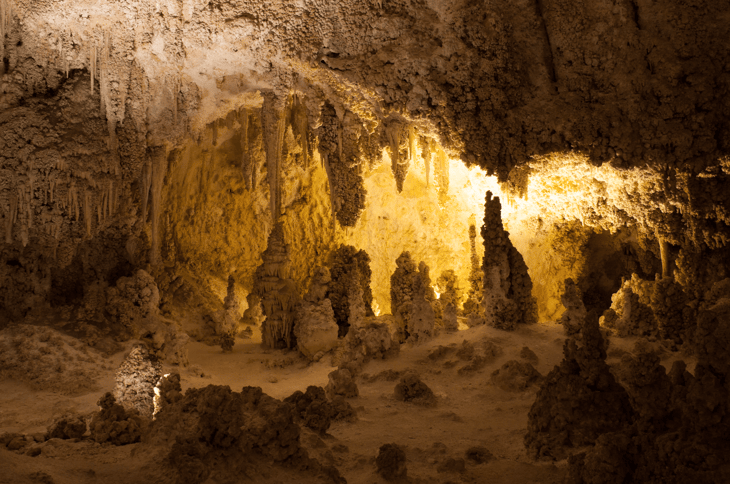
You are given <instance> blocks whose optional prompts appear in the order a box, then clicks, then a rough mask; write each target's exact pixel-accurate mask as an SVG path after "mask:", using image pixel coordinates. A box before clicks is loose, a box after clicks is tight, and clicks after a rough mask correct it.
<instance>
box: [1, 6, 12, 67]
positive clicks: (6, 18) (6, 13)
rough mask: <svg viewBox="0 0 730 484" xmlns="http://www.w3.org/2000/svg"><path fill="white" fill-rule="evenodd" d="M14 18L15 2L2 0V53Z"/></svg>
mask: <svg viewBox="0 0 730 484" xmlns="http://www.w3.org/2000/svg"><path fill="white" fill-rule="evenodd" d="M12 20H13V4H12V2H11V0H0V54H4V52H5V34H7V33H9V32H10V24H11V23H12ZM0 57H2V56H0ZM3 70H4V69H3ZM0 74H4V72H2V71H0Z"/></svg>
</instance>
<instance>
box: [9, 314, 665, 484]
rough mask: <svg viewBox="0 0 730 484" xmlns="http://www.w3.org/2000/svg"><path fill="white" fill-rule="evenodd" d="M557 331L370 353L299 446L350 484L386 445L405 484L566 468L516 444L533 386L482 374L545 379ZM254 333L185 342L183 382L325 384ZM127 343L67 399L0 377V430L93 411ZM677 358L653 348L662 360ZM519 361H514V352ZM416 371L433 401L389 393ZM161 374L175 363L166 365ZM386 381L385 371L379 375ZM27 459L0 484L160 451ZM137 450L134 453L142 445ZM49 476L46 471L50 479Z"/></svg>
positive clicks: (140, 461)
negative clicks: (451, 462)
mask: <svg viewBox="0 0 730 484" xmlns="http://www.w3.org/2000/svg"><path fill="white" fill-rule="evenodd" d="M564 339H565V337H564V335H563V329H562V327H561V326H559V325H555V324H539V325H535V326H529V327H520V328H518V330H516V331H514V332H505V331H500V330H497V329H494V328H491V327H487V326H481V327H476V328H472V329H468V330H464V331H459V332H457V333H453V334H441V335H439V336H438V337H436V338H434V339H433V340H431V341H428V342H426V343H423V344H420V345H416V346H411V345H404V346H402V348H401V352H400V354H399V355H398V356H397V357H395V358H391V359H386V360H373V361H370V362H369V363H368V364H367V365H366V366H365V367H364V369H363V373H362V375H361V376H359V377H358V378H357V384H358V387H359V391H360V395H359V397H356V398H351V399H349V402H350V404H351V405H352V406H353V407H354V408H355V409H356V410H357V413H358V418H357V420H356V421H355V422H346V421H338V422H333V424H332V426H331V427H330V429H329V431H328V433H327V435H326V436H324V438H320V437H319V436H317V435H316V434H314V433H312V432H310V431H308V430H303V433H302V437H301V440H302V443H303V445H304V446H305V447H306V448H307V449H308V450H309V452H310V454H311V455H312V456H315V457H317V458H318V459H320V460H321V461H325V462H327V463H329V464H334V465H335V466H336V467H337V468H338V469H339V470H340V472H341V474H342V475H343V476H344V477H345V478H346V479H347V482H348V483H351V484H355V483H379V482H385V481H383V480H382V478H381V477H380V476H378V475H377V474H376V472H375V456H376V455H377V452H378V449H379V447H380V446H381V445H383V444H385V443H391V442H392V443H397V444H399V445H402V446H405V449H406V455H407V459H408V462H407V467H408V476H409V479H410V481H411V482H429V483H430V482H434V483H436V482H439V483H441V482H475V483H481V482H489V483H519V482H524V483H546V484H547V483H554V482H560V481H561V480H562V478H563V475H564V472H565V468H566V466H565V461H563V462H558V463H549V462H534V461H532V460H530V459H528V457H527V455H526V452H525V448H524V445H523V437H524V435H525V433H526V428H527V415H528V412H529V409H530V407H531V406H532V403H533V401H534V400H535V393H536V392H537V385H533V386H531V387H529V388H528V389H527V390H525V391H521V392H520V391H505V390H502V389H500V388H499V387H497V386H495V385H494V384H493V383H491V381H490V375H491V374H492V372H493V371H494V370H496V369H498V368H500V367H501V366H502V365H503V364H504V363H505V362H507V361H509V360H520V352H521V350H522V348H523V347H524V346H527V347H528V348H530V349H531V350H532V351H533V352H534V353H535V354H536V355H537V358H538V359H537V362H536V363H534V362H533V364H534V366H535V368H536V369H537V370H538V371H539V372H540V373H541V374H542V375H546V374H547V373H548V372H549V371H550V370H551V369H552V368H553V366H554V365H556V364H558V363H559V362H560V360H561V359H562V347H563V341H564ZM465 340H466V341H469V342H471V343H475V344H478V343H479V342H482V341H485V340H490V341H491V342H492V343H494V344H496V345H497V346H499V347H500V348H501V349H502V354H501V355H500V356H498V357H497V358H496V359H494V360H493V361H491V362H489V363H488V364H486V365H485V366H484V367H483V368H481V369H479V370H477V371H475V372H472V373H467V374H460V372H459V371H458V369H459V368H460V367H462V366H463V363H464V362H463V361H460V360H459V359H458V358H457V357H456V356H455V354H456V351H457V350H458V349H459V348H460V347H461V345H462V344H463V342H464V341H465ZM259 341H260V333H258V332H256V331H255V332H254V336H253V338H252V339H248V340H243V339H238V340H237V343H236V346H235V347H234V350H233V353H230V354H224V353H222V352H221V350H220V348H219V347H217V346H207V345H205V344H203V343H197V342H191V343H190V344H189V359H190V366H189V367H188V368H185V369H182V371H181V377H182V386H183V389H186V388H191V387H203V386H206V385H209V384H216V385H229V386H230V387H231V388H232V389H233V390H235V391H240V389H241V388H242V387H244V386H248V385H250V386H260V387H262V389H263V391H264V392H265V393H267V394H269V395H271V396H273V397H275V398H279V399H283V398H285V397H287V396H289V395H291V394H292V393H294V392H295V391H296V390H302V391H304V390H306V387H307V386H309V385H318V386H325V385H326V384H327V380H328V379H327V375H328V373H329V372H330V371H332V370H333V367H332V366H331V361H330V357H329V356H325V357H324V358H323V359H322V360H320V361H319V362H316V363H308V362H307V361H305V360H304V359H303V358H301V357H300V356H299V355H298V353H296V352H295V351H289V352H287V351H279V350H267V349H264V348H263V347H262V346H261V345H260V344H259ZM635 341H636V338H625V339H618V338H611V345H610V347H609V359H608V362H609V364H615V363H618V361H620V356H621V355H622V354H623V353H624V352H627V351H630V350H631V348H633V345H634V343H635ZM439 346H443V347H446V348H450V349H449V350H447V351H446V354H445V355H444V356H441V357H439V358H429V353H431V352H432V351H433V350H434V349H437V348H438V347H439ZM125 353H126V351H122V352H118V353H116V354H115V355H113V356H111V357H109V358H106V359H105V360H106V361H105V364H103V365H102V366H98V365H97V368H96V369H97V373H96V374H97V375H98V380H97V381H96V385H95V387H94V388H95V389H94V390H92V391H87V392H83V393H81V394H76V395H64V394H63V393H62V392H49V391H39V390H37V389H33V388H31V387H30V386H29V385H27V384H26V383H23V382H21V381H17V380H11V379H3V380H0V434H1V433H4V432H19V433H23V434H29V435H32V434H35V433H41V434H42V433H44V432H45V431H46V428H47V427H48V425H50V424H51V423H52V422H53V420H54V419H55V418H57V417H59V416H61V415H63V414H65V413H68V412H75V413H79V414H82V415H83V414H88V413H91V412H93V411H95V410H97V406H96V401H97V400H98V398H99V397H100V396H101V395H102V394H103V393H104V392H106V391H110V390H111V389H112V388H113V386H114V371H115V369H116V368H117V366H118V365H119V364H120V363H121V361H122V358H123V356H124V354H125ZM676 356H678V355H676V354H673V353H670V352H665V353H663V358H664V361H663V364H664V365H665V367H668V366H670V365H671V361H670V360H671V359H674V358H675V357H676ZM523 361H524V360H523ZM406 370H415V371H416V372H418V373H419V374H420V376H421V379H422V380H423V381H424V382H425V383H426V384H427V385H428V386H429V387H430V388H431V389H432V390H433V392H434V393H435V394H436V396H437V404H436V406H435V407H424V406H418V405H414V404H411V403H405V402H400V401H398V400H396V399H395V397H394V395H393V389H394V387H395V384H396V383H397V380H396V379H394V378H395V377H394V375H398V372H403V371H406ZM165 371H166V372H168V371H180V368H177V367H165ZM389 377H390V378H389ZM37 445H39V447H40V448H41V454H40V455H39V456H37V457H29V456H27V455H19V454H16V453H14V452H11V451H8V450H6V449H2V450H0V469H1V470H0V483H3V484H4V483H25V482H53V483H57V484H61V483H87V482H88V483H92V482H105V483H132V482H135V483H139V482H147V481H146V480H145V476H146V475H148V471H149V470H150V469H151V468H154V467H155V466H156V462H157V461H156V460H157V459H160V458H161V457H160V455H157V454H155V452H150V451H149V450H144V451H142V450H143V449H144V448H143V447H142V446H143V445H144V444H132V445H126V446H120V447H115V446H113V445H110V444H109V445H100V444H97V443H94V442H92V441H90V440H82V441H79V442H74V441H62V440H59V439H52V440H49V441H47V442H45V443H42V444H37ZM474 446H483V447H486V448H487V449H488V450H489V451H490V452H491V453H492V454H493V458H492V459H490V460H489V461H488V462H486V463H483V464H474V463H472V462H470V461H468V460H467V461H466V466H465V469H463V470H458V469H457V470H453V469H452V470H447V469H444V466H443V465H442V464H443V463H444V462H445V461H446V460H447V459H448V458H449V457H453V458H455V459H459V458H462V459H463V458H464V457H465V452H466V450H467V449H468V448H470V447H474ZM140 451H142V452H140ZM47 476H50V480H49V478H48V477H47ZM269 482H304V481H301V480H298V479H297V478H296V475H292V474H289V473H287V472H285V471H282V470H281V469H272V474H271V480H270V481H269Z"/></svg>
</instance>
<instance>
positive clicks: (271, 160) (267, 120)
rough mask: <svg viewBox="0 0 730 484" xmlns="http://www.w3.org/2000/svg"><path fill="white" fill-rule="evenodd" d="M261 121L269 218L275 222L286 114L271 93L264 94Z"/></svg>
mask: <svg viewBox="0 0 730 484" xmlns="http://www.w3.org/2000/svg"><path fill="white" fill-rule="evenodd" d="M261 120H262V125H263V126H262V128H263V132H264V147H265V149H266V167H267V176H268V177H269V197H270V204H271V216H272V217H273V220H274V221H276V220H277V219H278V218H279V215H281V199H280V186H279V185H280V173H279V172H280V170H281V150H282V148H283V145H284V133H285V131H286V113H285V103H284V101H283V100H282V99H280V98H279V97H278V96H277V95H276V94H275V93H273V92H267V93H265V94H264V103H263V106H262V108H261Z"/></svg>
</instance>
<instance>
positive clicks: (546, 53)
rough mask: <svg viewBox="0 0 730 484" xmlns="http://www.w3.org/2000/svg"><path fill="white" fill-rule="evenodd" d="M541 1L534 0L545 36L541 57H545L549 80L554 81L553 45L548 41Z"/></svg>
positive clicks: (555, 77)
mask: <svg viewBox="0 0 730 484" xmlns="http://www.w3.org/2000/svg"><path fill="white" fill-rule="evenodd" d="M542 1H543V0H535V13H536V14H537V16H538V18H539V19H540V24H541V25H542V33H543V36H544V38H545V45H544V47H543V58H544V59H545V67H546V68H547V70H548V75H549V76H550V81H551V82H553V83H555V82H557V81H558V76H557V70H556V69H555V59H554V58H553V46H552V43H551V42H550V34H549V32H548V28H547V23H546V22H545V17H544V16H543V6H542Z"/></svg>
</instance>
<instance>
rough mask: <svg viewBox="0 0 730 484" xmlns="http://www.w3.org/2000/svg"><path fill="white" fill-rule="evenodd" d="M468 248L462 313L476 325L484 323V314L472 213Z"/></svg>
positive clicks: (482, 274) (471, 323)
mask: <svg viewBox="0 0 730 484" xmlns="http://www.w3.org/2000/svg"><path fill="white" fill-rule="evenodd" d="M469 249H470V254H471V258H470V267H471V268H470V270H469V291H468V293H467V299H466V301H465V302H464V315H465V316H466V317H467V318H468V319H467V320H468V324H469V326H476V325H479V324H484V316H483V315H482V310H481V307H482V306H481V303H482V298H483V296H484V283H483V280H484V272H483V271H482V268H481V261H480V259H479V255H478V254H477V228H476V219H475V217H474V214H472V215H471V216H470V217H469Z"/></svg>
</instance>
